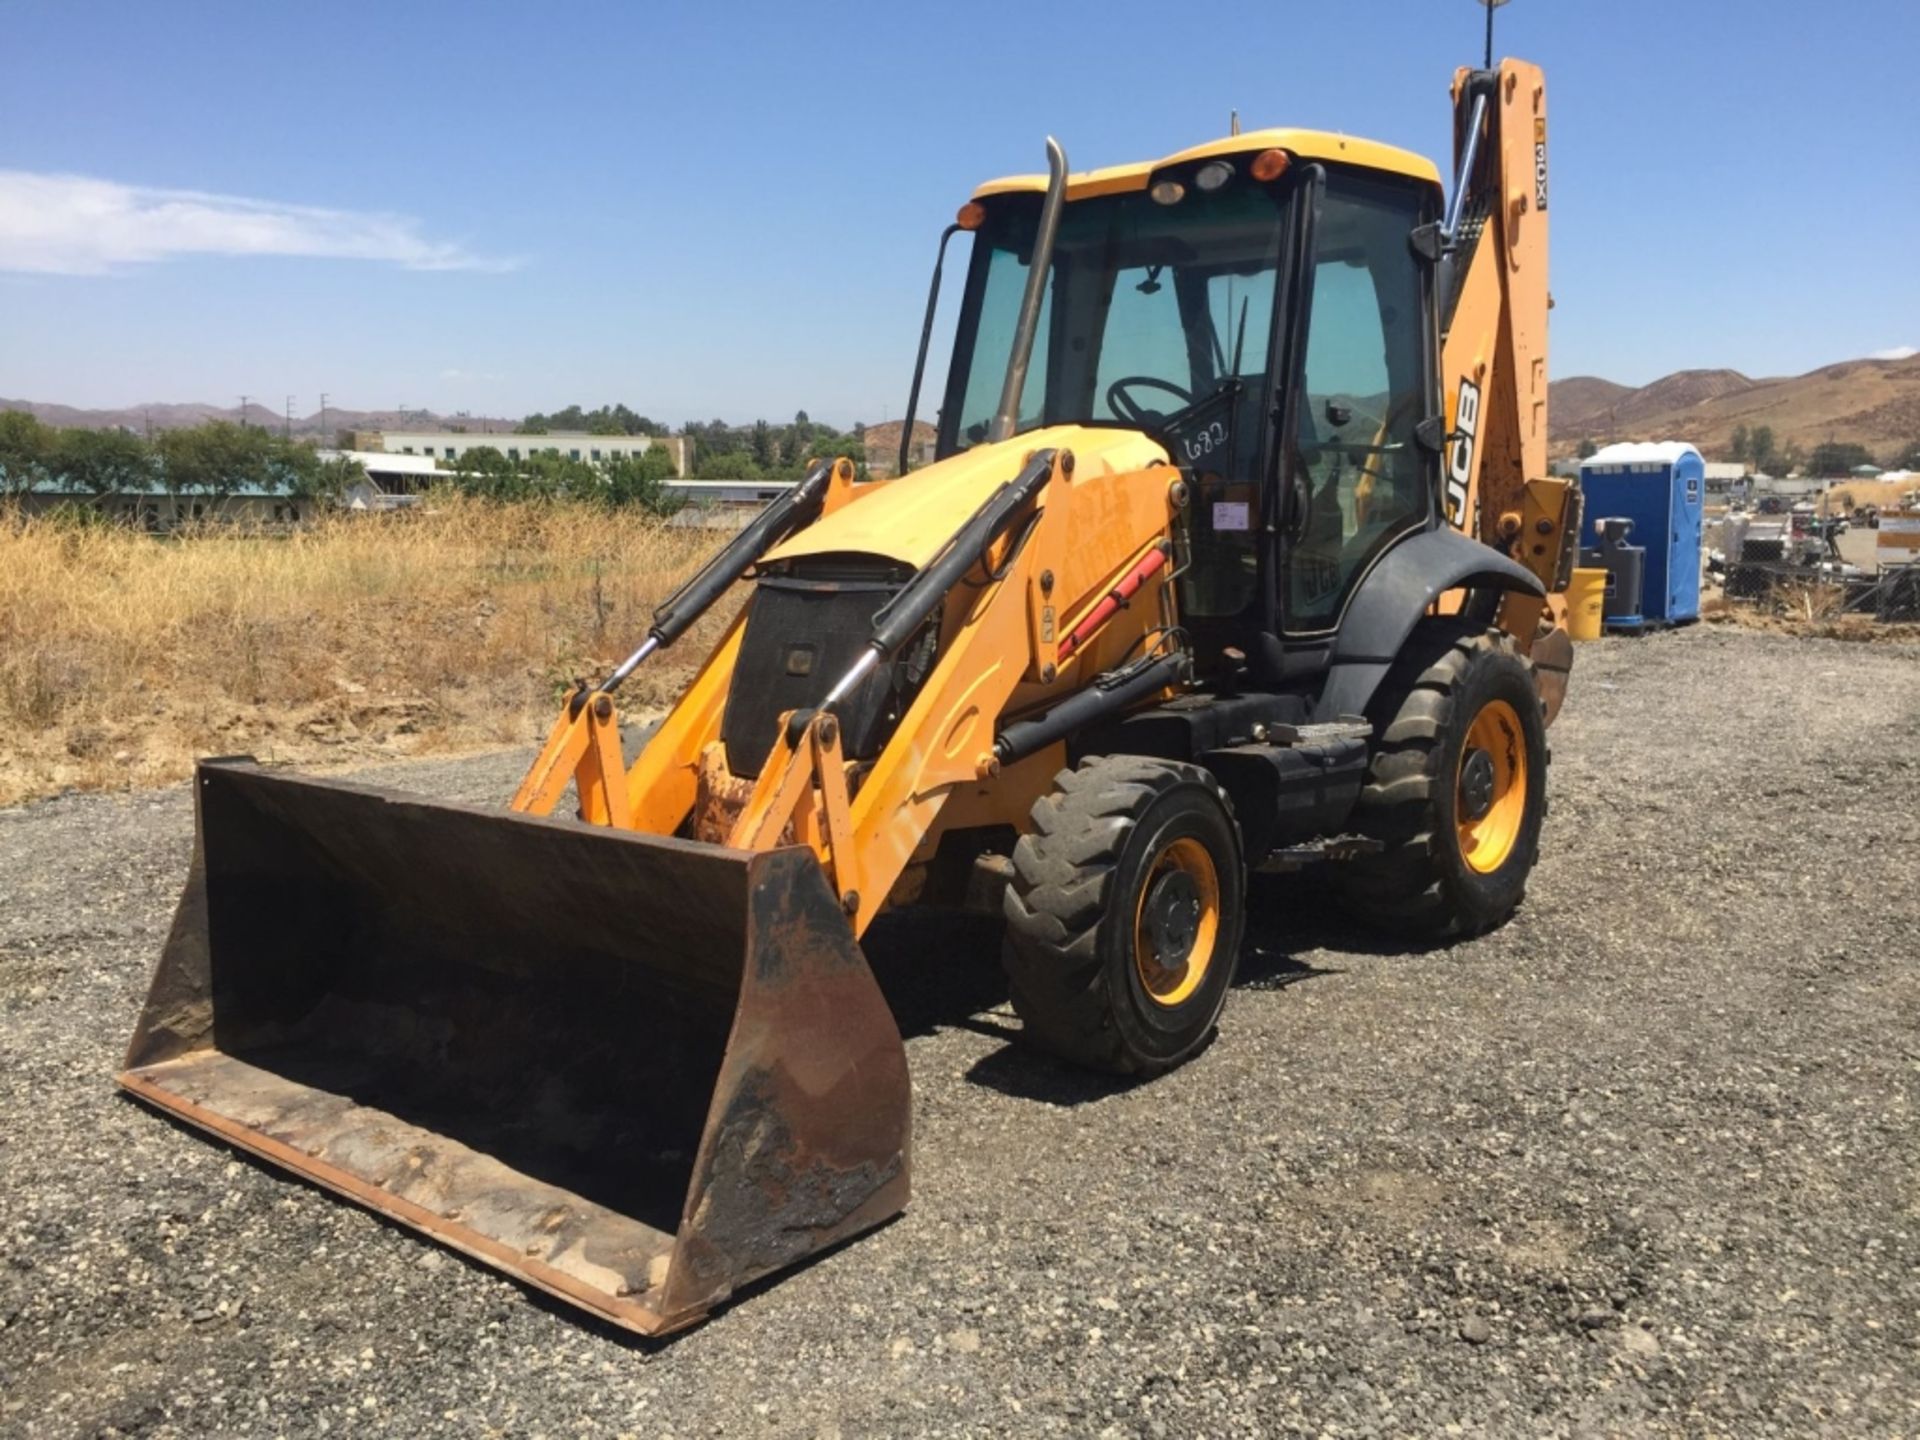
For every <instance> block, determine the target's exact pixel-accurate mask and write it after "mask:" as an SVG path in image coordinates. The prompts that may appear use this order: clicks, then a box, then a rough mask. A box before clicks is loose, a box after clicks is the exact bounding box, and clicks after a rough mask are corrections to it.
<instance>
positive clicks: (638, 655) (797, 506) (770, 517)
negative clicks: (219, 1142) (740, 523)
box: [599, 460, 834, 695]
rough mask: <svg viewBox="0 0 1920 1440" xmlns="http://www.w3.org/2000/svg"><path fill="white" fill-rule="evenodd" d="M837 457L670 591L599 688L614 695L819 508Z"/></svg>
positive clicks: (818, 467)
mask: <svg viewBox="0 0 1920 1440" xmlns="http://www.w3.org/2000/svg"><path fill="white" fill-rule="evenodd" d="M833 466H834V462H833V461H831V460H822V461H820V462H819V463H818V464H817V465H815V466H814V467H813V469H811V470H809V471H808V472H807V473H806V476H805V477H804V478H803V479H801V480H800V481H799V482H798V483H796V484H795V485H794V486H793V487H792V488H791V489H789V490H788V491H787V492H786V493H785V494H784V495H782V496H781V497H780V498H779V499H778V500H775V501H774V502H773V503H772V504H771V505H769V506H767V508H766V509H764V510H762V511H761V512H760V513H759V514H758V515H757V516H755V517H754V520H753V523H752V524H750V525H748V526H747V527H746V528H745V529H743V530H742V531H741V532H740V533H739V534H738V535H735V536H734V537H733V539H731V540H729V541H728V542H727V543H726V545H724V546H723V547H722V548H721V549H720V551H719V553H718V554H716V555H715V556H714V557H713V558H712V559H711V560H709V561H707V563H706V564H705V565H703V566H701V567H700V569H699V571H698V572H696V573H695V574H694V576H693V578H692V579H690V580H688V581H687V582H686V584H684V585H682V586H681V587H680V588H679V589H678V590H676V591H674V592H673V594H671V595H669V596H668V597H667V599H666V601H665V603H663V604H662V605H661V606H660V608H659V609H658V610H655V611H654V612H653V625H652V626H651V627H650V628H649V630H648V632H647V638H646V640H645V641H643V642H642V643H641V645H640V648H639V649H637V650H635V651H634V652H633V653H632V654H631V655H629V656H628V657H627V658H626V659H624V660H622V661H621V662H620V663H619V665H617V666H616V667H615V668H614V671H613V673H612V674H611V675H609V676H607V678H606V679H605V680H604V681H602V682H601V685H600V691H599V693H600V694H602V695H611V694H612V693H613V692H614V691H615V690H616V689H618V688H619V686H620V683H621V682H622V681H623V680H625V679H626V678H627V677H628V676H629V675H631V674H633V672H634V671H635V670H637V669H639V668H640V664H641V662H642V661H644V660H645V659H646V658H647V657H648V656H649V655H651V654H653V652H654V651H656V650H664V649H666V648H667V646H669V645H671V644H673V642H674V641H675V640H678V639H679V638H680V637H681V636H682V635H683V634H685V633H686V631H687V628H688V627H689V626H691V625H692V624H693V622H694V621H696V620H698V619H699V618H700V617H701V615H703V614H704V613H705V612H706V609H707V607H708V606H709V605H711V604H713V602H714V601H715V600H717V599H719V598H720V597H721V596H722V595H724V594H725V593H726V592H727V590H728V589H729V588H730V587H731V586H732V585H733V584H734V582H735V581H737V580H738V579H739V578H740V577H741V576H742V575H745V574H746V573H747V571H748V570H749V569H751V568H752V567H753V565H754V564H755V562H757V561H758V560H759V559H760V557H761V556H762V555H765V554H766V553H767V551H769V550H771V549H772V548H773V547H774V546H775V545H777V544H778V543H779V542H780V541H782V540H784V539H785V538H786V537H787V536H788V535H790V534H792V533H793V531H795V530H797V529H799V528H800V527H801V526H803V525H806V524H808V523H809V522H810V521H812V519H813V518H814V516H816V515H818V514H819V513H820V504H821V501H822V500H824V499H825V498H826V493H827V481H828V479H829V478H830V477H831V476H832V474H833Z"/></svg>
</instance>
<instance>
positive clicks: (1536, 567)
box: [1437, 60, 1579, 652]
mask: <svg viewBox="0 0 1920 1440" xmlns="http://www.w3.org/2000/svg"><path fill="white" fill-rule="evenodd" d="M1453 105H1454V161H1455V174H1456V177H1457V178H1456V184H1455V189H1454V194H1453V196H1452V199H1451V201H1450V203H1449V205H1448V207H1447V216H1446V220H1445V221H1444V222H1443V223H1442V226H1441V229H1440V233H1439V235H1438V237H1437V245H1438V251H1439V265H1438V276H1437V282H1438V291H1439V305H1440V332H1441V337H1442V338H1441V370H1440V374H1441V384H1442V393H1443V395H1444V396H1445V401H1446V422H1447V423H1446V449H1445V465H1444V494H1445V500H1446V513H1447V520H1448V522H1449V523H1450V524H1452V525H1453V526H1454V527H1455V528H1456V529H1459V530H1461V531H1463V532H1464V533H1465V534H1467V535H1470V536H1472V537H1473V538H1475V539H1477V540H1480V541H1482V542H1483V543H1485V544H1488V545H1491V546H1493V547H1494V548H1496V549H1498V550H1500V551H1502V552H1503V553H1505V554H1507V555H1508V556H1510V557H1511V558H1512V559H1514V560H1516V561H1518V562H1519V563H1520V564H1521V565H1523V566H1525V567H1526V568H1527V569H1528V570H1530V571H1532V572H1533V574H1534V575H1535V576H1537V577H1538V578H1539V580H1540V582H1541V584H1542V586H1543V587H1544V588H1545V589H1546V590H1547V592H1548V598H1547V599H1545V600H1542V599H1540V598H1538V597H1535V596H1530V595H1524V594H1519V593H1512V594H1509V595H1508V596H1507V597H1506V598H1505V600H1504V601H1503V602H1502V609H1501V627H1502V628H1503V629H1505V630H1506V631H1508V632H1509V633H1510V634H1511V635H1513V637H1514V639H1515V642H1516V643H1517V644H1518V645H1519V647H1520V648H1521V650H1522V651H1523V652H1527V651H1530V650H1531V649H1532V647H1533V643H1534V640H1535V637H1536V634H1537V633H1539V632H1540V631H1541V629H1542V621H1543V618H1545V619H1547V620H1549V621H1551V622H1553V623H1557V617H1558V614H1559V613H1560V611H1561V609H1562V608H1563V607H1562V604H1561V601H1560V598H1559V597H1560V593H1561V592H1563V591H1564V590H1565V589H1566V585H1567V580H1568V577H1569V572H1570V570H1571V568H1572V564H1573V557H1574V550H1575V547H1576V546H1577V544H1578V531H1579V491H1578V487H1577V486H1576V485H1575V484H1574V483H1573V482H1571V481H1567V480H1559V479H1555V478H1553V477H1551V476H1550V475H1549V474H1548V472H1547V311H1548V309H1549V307H1550V306H1551V304H1552V300H1551V298H1550V297H1549V295H1548V293H1547V202H1548V194H1547V108H1546V106H1547V92H1546V80H1545V77H1544V76H1543V75H1542V73H1541V71H1540V69H1539V67H1538V66H1535V65H1530V64H1528V63H1526V62H1525V61H1521V60H1503V61H1501V62H1500V65H1499V66H1498V68H1496V69H1493V70H1471V69H1465V68H1462V69H1461V70H1459V71H1458V72H1456V74H1455V75H1454V80H1453Z"/></svg>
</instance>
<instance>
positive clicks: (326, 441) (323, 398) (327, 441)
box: [320, 390, 333, 445]
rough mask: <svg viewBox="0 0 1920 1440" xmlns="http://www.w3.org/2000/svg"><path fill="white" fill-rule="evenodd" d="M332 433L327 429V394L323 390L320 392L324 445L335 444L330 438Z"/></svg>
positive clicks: (321, 439)
mask: <svg viewBox="0 0 1920 1440" xmlns="http://www.w3.org/2000/svg"><path fill="white" fill-rule="evenodd" d="M330 433H331V432H329V431H328V429H327V392H326V391H324V390H322V391H321V392H320V443H321V444H322V445H331V444H332V443H333V441H332V440H331V439H329V438H328V436H329V434H330Z"/></svg>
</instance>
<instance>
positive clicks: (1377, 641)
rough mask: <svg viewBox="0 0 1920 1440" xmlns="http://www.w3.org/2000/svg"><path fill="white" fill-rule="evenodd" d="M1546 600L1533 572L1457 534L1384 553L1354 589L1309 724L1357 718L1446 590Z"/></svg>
mask: <svg viewBox="0 0 1920 1440" xmlns="http://www.w3.org/2000/svg"><path fill="white" fill-rule="evenodd" d="M1462 586H1465V587H1468V588H1471V589H1493V590H1517V591H1521V592H1524V593H1525V594H1528V595H1544V594H1546V591H1545V589H1544V588H1543V587H1542V586H1541V584H1540V581H1539V578H1538V577H1537V576H1535V575H1534V573H1533V572H1532V571H1531V570H1528V569H1527V568H1526V567H1525V566H1523V565H1520V564H1519V563H1517V562H1516V561H1513V560H1510V559H1508V558H1507V557H1506V556H1505V555H1502V554H1501V553H1500V552H1499V551H1498V550H1495V549H1492V548H1491V547H1489V546H1486V545H1483V544H1481V543H1480V542H1479V541H1478V540H1470V539H1468V538H1467V537H1466V536H1465V535H1462V534H1461V533H1460V532H1459V531H1458V530H1452V529H1436V530H1424V531H1421V532H1420V533H1418V534H1415V535H1411V536H1409V537H1408V538H1407V539H1405V540H1402V541H1400V542H1399V543H1398V544H1396V545H1394V546H1393V547H1392V548H1391V549H1389V550H1387V551H1386V552H1385V553H1384V554H1383V555H1381V557H1380V558H1379V560H1378V561H1376V562H1375V563H1374V566H1373V568H1372V569H1371V570H1369V571H1368V572H1367V576H1366V579H1364V580H1362V581H1361V582H1360V588H1359V590H1358V591H1356V592H1355V594H1354V597H1353V600H1352V601H1351V602H1350V603H1349V604H1348V606H1347V613H1346V617H1345V618H1344V619H1343V620H1342V621H1341V622H1340V629H1339V630H1338V631H1337V632H1336V633H1335V635H1334V640H1333V649H1332V650H1331V652H1330V653H1329V654H1328V656H1327V683H1326V687H1325V688H1324V689H1323V690H1322V691H1321V692H1320V700H1319V703H1318V704H1316V705H1315V706H1314V719H1315V720H1336V719H1338V718H1339V717H1340V716H1342V715H1361V714H1364V713H1365V712H1366V708H1367V704H1368V702H1369V701H1371V700H1372V699H1373V692H1374V691H1375V690H1376V689H1378V688H1379V685H1380V682H1381V681H1382V680H1384V679H1385V678H1386V674H1387V670H1388V669H1389V668H1390V667H1391V666H1392V664H1393V662H1394V660H1395V659H1396V658H1397V657H1398V656H1399V654H1400V647H1401V646H1402V645H1404V644H1406V640H1407V636H1408V635H1410V634H1411V633H1412V632H1413V627H1414V626H1415V625H1416V624H1418V623H1419V621H1420V619H1421V617H1422V616H1424V615H1425V614H1426V613H1427V608H1428V607H1429V606H1430V605H1432V604H1433V602H1434V601H1435V600H1437V599H1439V598H1440V596H1442V595H1444V594H1445V593H1446V592H1447V591H1449V590H1454V589H1458V588H1460V587H1462Z"/></svg>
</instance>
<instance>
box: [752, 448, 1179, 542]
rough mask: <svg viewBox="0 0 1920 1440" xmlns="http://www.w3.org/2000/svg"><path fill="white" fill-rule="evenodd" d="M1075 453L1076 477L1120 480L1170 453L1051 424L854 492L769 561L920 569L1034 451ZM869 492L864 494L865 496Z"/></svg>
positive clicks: (1159, 461)
mask: <svg viewBox="0 0 1920 1440" xmlns="http://www.w3.org/2000/svg"><path fill="white" fill-rule="evenodd" d="M1061 449H1066V450H1071V451H1073V462H1074V474H1075V475H1076V476H1077V477H1079V478H1082V479H1084V478H1086V477H1087V476H1090V475H1096V474H1101V473H1114V474H1122V473H1126V472H1129V471H1133V470H1144V469H1146V468H1147V467H1148V466H1151V465H1164V464H1166V463H1167V452H1166V450H1165V449H1164V448H1162V447H1161V446H1160V445H1158V444H1156V443H1155V442H1154V441H1152V440H1149V439H1148V438H1147V437H1146V436H1144V435H1142V434H1140V433H1139V432H1138V431H1137V430H1118V429H1105V428H1102V427H1099V426H1092V425H1051V426H1048V427H1047V428H1046V429H1044V430H1029V431H1027V432H1026V433H1025V434H1024V435H1016V436H1015V437H1014V438H1013V439H1011V440H1002V441H1000V442H999V443H997V444H993V445H976V446H974V447H973V448H972V449H971V450H964V451H962V452H961V453H960V454H958V455H954V456H950V457H949V458H947V459H945V460H941V461H938V462H936V463H935V464H932V465H929V466H927V467H926V468H925V469H922V470H915V471H914V472H913V473H912V474H910V475H905V476H902V477H900V478H899V479H897V480H887V481H879V482H875V483H874V484H873V485H872V487H871V488H870V489H869V488H868V487H864V486H862V487H857V488H856V490H855V495H856V497H857V499H858V503H857V504H853V505H844V506H842V507H841V508H840V509H838V510H836V511H834V512H833V513H832V514H831V515H828V516H825V517H824V518H822V519H820V520H818V521H815V522H814V523H813V524H812V525H809V526H808V527H807V528H806V529H805V530H802V531H801V532H800V533H799V534H798V535H795V536H794V537H793V538H792V539H790V540H787V541H785V542H784V543H783V544H780V545H777V546H775V547H774V548H773V549H772V550H771V551H770V552H768V554H767V556H766V562H767V563H772V562H775V561H780V560H794V559H798V558H800V557H801V556H805V555H846V554H857V555H884V556H885V557H887V558H888V559H889V560H897V561H899V562H900V563H902V564H903V565H911V566H913V567H914V568H915V569H916V570H917V569H919V568H920V567H921V566H922V565H925V564H926V563H927V562H928V561H929V560H931V559H932V558H933V557H934V555H935V553H937V552H938V551H939V549H940V547H941V546H942V545H944V544H945V543H946V541H947V537H948V536H950V535H952V534H953V533H954V532H955V531H956V530H958V529H959V528H960V527H961V526H962V525H964V524H965V523H966V520H967V517H968V516H969V515H971V514H973V512H974V511H975V510H977V509H979V507H980V505H981V503H982V502H983V501H985V500H986V498H987V496H989V495H991V494H992V493H993V491H994V489H995V488H996V487H997V486H999V485H1000V484H1001V483H1002V482H1004V481H1007V480H1011V479H1012V478H1013V477H1014V476H1015V475H1016V474H1017V473H1018V472H1019V469H1020V466H1021V465H1022V464H1024V463H1025V461H1026V458H1027V456H1029V455H1031V454H1032V453H1033V452H1034V451H1036V450H1061ZM862 491H864V492H865V493H862Z"/></svg>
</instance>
